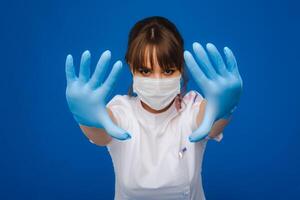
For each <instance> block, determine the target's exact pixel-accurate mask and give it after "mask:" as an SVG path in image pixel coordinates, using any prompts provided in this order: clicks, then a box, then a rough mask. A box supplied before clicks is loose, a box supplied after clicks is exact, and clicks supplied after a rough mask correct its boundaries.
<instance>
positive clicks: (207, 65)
mask: <svg viewBox="0 0 300 200" xmlns="http://www.w3.org/2000/svg"><path fill="white" fill-rule="evenodd" d="M193 50H194V52H195V55H196V59H197V61H198V62H199V63H200V65H201V66H200V67H201V69H202V70H203V72H204V73H205V74H206V76H207V77H208V78H210V79H213V78H215V77H216V76H217V73H216V71H215V69H214V67H213V66H212V64H211V62H210V60H209V57H208V55H207V53H206V52H205V50H204V48H203V47H202V45H201V44H199V43H198V42H194V43H193Z"/></svg>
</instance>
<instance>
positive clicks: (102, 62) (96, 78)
mask: <svg viewBox="0 0 300 200" xmlns="http://www.w3.org/2000/svg"><path fill="white" fill-rule="evenodd" d="M110 58H111V52H110V51H109V50H106V51H105V52H103V53H102V54H101V56H100V58H99V61H98V63H97V66H96V69H95V72H94V74H93V75H92V78H91V80H90V84H91V86H92V87H93V88H96V87H99V86H100V85H101V83H102V82H103V79H104V75H105V73H106V71H107V69H108V65H109V62H110Z"/></svg>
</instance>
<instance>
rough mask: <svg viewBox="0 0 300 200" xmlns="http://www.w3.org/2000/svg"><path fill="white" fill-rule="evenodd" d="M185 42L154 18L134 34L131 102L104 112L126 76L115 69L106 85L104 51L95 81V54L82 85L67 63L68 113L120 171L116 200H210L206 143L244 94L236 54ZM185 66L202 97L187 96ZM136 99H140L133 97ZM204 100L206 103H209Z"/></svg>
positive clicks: (85, 60)
mask: <svg viewBox="0 0 300 200" xmlns="http://www.w3.org/2000/svg"><path fill="white" fill-rule="evenodd" d="M193 50H194V52H195V57H196V59H194V57H193V56H192V54H191V53H190V52H188V51H185V52H184V42H183V39H182V37H181V35H180V33H179V31H178V30H177V28H176V27H175V25H174V24H173V23H172V22H170V21H169V20H168V19H166V18H163V17H158V16H155V17H148V18H145V19H143V20H141V21H139V22H137V23H136V24H135V25H134V27H133V28H132V30H131V31H130V34H129V40H128V49H127V53H126V56H125V58H126V62H127V63H128V65H129V67H130V71H131V73H132V76H133V84H132V87H131V88H130V90H129V92H128V95H116V96H114V97H113V98H112V99H111V100H110V101H109V103H107V104H105V100H106V97H107V96H108V94H109V92H110V91H111V90H112V88H113V86H114V83H116V82H117V76H118V74H119V72H120V70H121V69H122V63H121V61H117V62H116V63H115V64H114V66H113V68H112V71H111V72H110V74H109V76H108V77H107V79H106V80H105V81H103V80H104V77H103V75H104V74H105V71H106V70H107V68H108V66H109V60H110V56H111V55H110V52H109V51H105V52H104V53H103V54H102V55H101V57H100V59H99V62H98V64H97V67H96V69H95V72H94V74H93V75H92V77H90V66H89V64H90V53H89V52H88V51H86V52H84V53H83V55H82V58H81V65H80V72H79V77H76V75H75V70H74V67H73V59H72V56H71V55H69V56H68V57H67V60H66V75H67V82H68V83H67V90H66V97H67V101H68V105H69V108H70V110H71V112H72V113H73V116H74V118H75V120H76V121H77V122H78V123H79V125H80V128H81V130H82V131H83V133H84V134H85V135H86V136H87V137H88V138H89V140H90V141H91V142H92V143H95V144H97V145H99V146H107V148H108V150H109V153H110V155H111V158H112V161H113V166H114V170H115V178H116V179H115V181H116V183H115V199H117V200H119V199H120V200H126V199H143V200H147V199H151V200H156V199H157V200H158V199H159V200H164V199H170V200H171V199H172V200H173V199H174V200H178V199H193V200H196V199H197V200H199V199H205V195H204V192H203V188H202V179H201V166H202V158H203V154H204V150H205V146H206V143H207V141H208V139H210V138H213V139H215V140H217V141H220V140H221V139H222V136H223V134H222V132H223V129H224V127H225V126H226V124H228V122H229V118H230V116H231V114H232V112H233V110H234V108H235V107H236V105H237V103H238V101H239V97H240V94H241V90H242V79H241V77H240V75H239V72H238V69H237V64H236V61H235V58H234V56H233V53H232V52H231V50H230V49H229V48H227V47H225V48H224V53H225V57H226V59H225V60H226V64H225V62H224V61H223V58H222V56H221V55H220V54H219V52H218V50H217V49H216V47H215V46H214V45H212V44H207V45H206V50H205V49H204V48H203V47H202V46H201V45H200V44H199V43H194V44H193ZM184 61H185V63H186V65H187V67H188V69H189V70H190V72H191V74H192V76H193V77H194V79H195V82H196V84H197V85H198V86H199V89H201V91H202V94H203V96H202V95H201V94H200V93H198V92H197V91H195V90H191V91H189V92H187V93H186V85H187V81H188V80H187V73H186V71H185V66H184ZM133 93H135V94H136V95H133ZM204 97H205V98H204Z"/></svg>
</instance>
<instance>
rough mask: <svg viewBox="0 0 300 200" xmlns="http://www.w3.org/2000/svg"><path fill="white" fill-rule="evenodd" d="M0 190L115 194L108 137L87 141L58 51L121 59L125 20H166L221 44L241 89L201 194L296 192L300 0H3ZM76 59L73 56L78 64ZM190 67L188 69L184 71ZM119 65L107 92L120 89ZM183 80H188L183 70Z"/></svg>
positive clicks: (290, 195)
mask: <svg viewBox="0 0 300 200" xmlns="http://www.w3.org/2000/svg"><path fill="white" fill-rule="evenodd" d="M0 9H1V12H0V20H1V31H0V36H1V37H0V41H1V42H0V44H1V45H0V46H1V52H0V53H1V54H0V56H1V78H0V83H1V104H0V106H1V118H0V120H1V132H0V156H1V161H0V164H1V165H0V169H1V170H0V183H1V185H0V199H34V200H35V199H43V200H44V199H72V200H75V199H113V196H114V172H113V166H112V163H111V159H110V156H109V154H108V151H107V149H106V147H98V146H96V145H93V144H91V143H90V142H89V141H88V139H87V138H86V137H85V136H84V135H83V133H82V132H81V131H80V129H79V127H78V125H77V124H76V123H75V121H74V120H73V118H72V115H71V113H70V112H69V110H68V107H67V104H66V100H65V87H66V80H65V72H64V63H65V57H66V55H67V54H68V53H71V54H72V55H73V56H74V59H75V63H76V66H77V67H78V64H79V61H80V55H81V53H82V52H83V51H84V50H86V49H89V50H90V51H91V54H92V67H93V68H94V66H95V64H96V62H97V60H98V58H99V56H100V54H101V53H102V52H103V51H104V50H106V49H110V50H111V51H112V59H113V61H115V60H117V59H122V60H124V54H125V50H126V45H127V36H128V32H129V30H130V28H131V27H132V26H133V24H134V23H135V22H136V21H138V20H140V19H142V18H144V17H147V16H152V15H162V16H165V17H167V18H169V19H170V20H171V21H173V22H174V23H175V24H176V25H177V27H178V29H179V30H180V32H181V34H182V35H183V38H184V39H185V47H186V49H189V50H191V45H192V42H194V41H199V42H200V43H202V44H206V43H207V42H212V43H214V44H215V45H216V46H217V47H219V49H221V48H223V47H224V46H229V47H230V48H231V49H232V50H233V51H234V53H235V55H236V58H237V60H238V65H239V70H240V73H241V75H242V78H243V81H244V91H243V95H242V98H241V101H240V104H239V107H238V109H237V110H236V111H235V113H234V118H233V120H232V122H231V124H229V125H228V126H227V127H226V129H225V131H224V139H223V141H222V142H221V143H217V142H215V141H210V142H209V143H208V146H207V149H206V154H205V158H204V162H203V184H204V190H205V194H206V197H207V199H300V178H299V177H300V172H299V169H300V151H299V146H300V142H299V140H300V128H299V122H300V121H299V115H298V114H299V111H300V109H299V100H300V98H299V83H298V81H299V79H298V78H297V77H298V76H299V72H300V66H299V24H300V23H299V17H300V16H299V5H298V4H297V3H296V1H278V0H273V1H261V0H260V1H259V0H252V1H233V0H226V1H214V0H209V1H179V0H170V1H162V0H159V1H156V0H152V1H111V2H108V1H102V2H101V1H77V2H75V1H70V0H69V1H58V0H51V1H50V0H48V1H19V2H14V1H10V2H9V3H8V2H2V5H1V8H0ZM77 69H78V68H77ZM190 77H191V76H190ZM130 82H131V76H130V73H129V70H128V69H127V67H125V69H124V70H123V71H122V74H121V78H120V80H119V82H118V83H117V87H116V88H115V90H114V92H113V94H112V95H115V94H125V93H126V92H127V89H128V87H129V85H130ZM189 88H190V89H197V88H195V84H194V81H193V80H192V78H191V80H190V83H189Z"/></svg>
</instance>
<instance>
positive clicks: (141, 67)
mask: <svg viewBox="0 0 300 200" xmlns="http://www.w3.org/2000/svg"><path fill="white" fill-rule="evenodd" d="M139 69H143V70H145V69H146V70H152V69H151V68H148V67H145V66H140V67H139ZM167 69H176V67H168V68H167Z"/></svg>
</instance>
